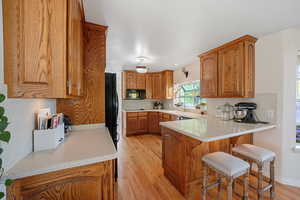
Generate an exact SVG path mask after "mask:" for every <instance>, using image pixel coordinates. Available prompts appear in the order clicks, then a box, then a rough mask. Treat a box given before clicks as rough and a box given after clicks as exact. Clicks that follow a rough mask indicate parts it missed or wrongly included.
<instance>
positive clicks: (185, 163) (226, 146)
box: [162, 127, 253, 200]
mask: <svg viewBox="0 0 300 200" xmlns="http://www.w3.org/2000/svg"><path fill="white" fill-rule="evenodd" d="M252 138H253V136H252V134H246V135H242V136H238V137H232V138H229V139H223V140H217V141H213V142H201V141H199V140H196V139H193V138H192V137H188V136H186V135H183V134H181V133H177V132H175V131H173V130H171V129H168V128H165V127H162V141H163V143H162V145H163V146H162V154H163V155H162V160H163V168H164V175H165V176H166V177H167V178H168V179H169V180H170V182H171V183H172V184H173V185H174V186H175V187H176V188H177V190H178V191H180V193H181V194H182V195H183V196H184V197H185V198H186V199H189V200H194V199H201V196H200V195H201V187H202V162H201V158H202V156H204V155H205V154H207V153H211V152H216V151H223V152H228V153H229V151H230V146H231V145H233V144H245V143H248V144H252V143H253V139H252Z"/></svg>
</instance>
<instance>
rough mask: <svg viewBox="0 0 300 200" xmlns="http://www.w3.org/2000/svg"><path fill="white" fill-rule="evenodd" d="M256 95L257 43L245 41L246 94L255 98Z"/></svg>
mask: <svg viewBox="0 0 300 200" xmlns="http://www.w3.org/2000/svg"><path fill="white" fill-rule="evenodd" d="M254 94H255V42H251V41H245V94H244V97H246V98H254Z"/></svg>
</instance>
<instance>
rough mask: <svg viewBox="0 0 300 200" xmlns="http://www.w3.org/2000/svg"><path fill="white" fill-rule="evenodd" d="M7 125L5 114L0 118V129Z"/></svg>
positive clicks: (2, 129)
mask: <svg viewBox="0 0 300 200" xmlns="http://www.w3.org/2000/svg"><path fill="white" fill-rule="evenodd" d="M7 126H8V119H7V117H6V116H2V117H1V118H0V131H4V130H5V129H6V128H7Z"/></svg>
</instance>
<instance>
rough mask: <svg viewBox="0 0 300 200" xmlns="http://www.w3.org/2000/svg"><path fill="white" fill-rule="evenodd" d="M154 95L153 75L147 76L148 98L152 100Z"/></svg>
mask: <svg viewBox="0 0 300 200" xmlns="http://www.w3.org/2000/svg"><path fill="white" fill-rule="evenodd" d="M152 95H153V78H152V74H150V73H148V74H146V98H147V99H152Z"/></svg>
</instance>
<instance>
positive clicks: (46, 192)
mask: <svg viewBox="0 0 300 200" xmlns="http://www.w3.org/2000/svg"><path fill="white" fill-rule="evenodd" d="M113 167H114V164H113V161H111V160H110V161H105V162H101V163H97V164H92V165H86V166H82V167H75V168H69V169H64V170H59V171H55V172H50V173H47V174H41V175H36V176H31V177H26V178H22V179H17V180H15V181H14V183H13V185H12V186H10V187H8V188H7V190H8V192H7V193H8V194H7V200H20V199H22V200H42V199H43V200H54V199H59V200H86V199H91V200H92V199H93V200H113V199H114V171H113Z"/></svg>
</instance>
